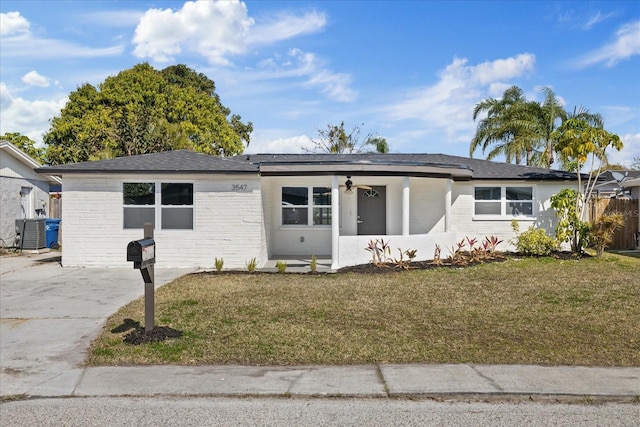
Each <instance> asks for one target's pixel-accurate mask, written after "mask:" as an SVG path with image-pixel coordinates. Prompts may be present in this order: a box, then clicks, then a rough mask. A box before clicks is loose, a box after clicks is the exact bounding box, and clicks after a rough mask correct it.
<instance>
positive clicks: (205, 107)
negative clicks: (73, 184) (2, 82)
mask: <svg viewBox="0 0 640 427" xmlns="http://www.w3.org/2000/svg"><path fill="white" fill-rule="evenodd" d="M252 131H253V125H252V124H251V122H248V123H246V124H245V123H243V122H242V119H241V117H240V116H239V115H235V114H233V115H232V114H231V112H230V110H229V109H228V108H227V107H225V106H224V105H222V103H221V102H220V97H219V96H218V95H217V94H216V92H215V83H214V82H213V81H212V80H210V79H209V78H208V77H207V76H205V75H204V74H202V73H197V72H196V71H194V70H192V69H190V68H188V67H186V66H185V65H174V66H170V67H167V68H165V69H164V70H161V71H158V70H155V69H154V68H153V67H152V66H150V65H149V64H147V63H143V64H138V65H135V66H134V67H132V68H130V69H127V70H124V71H122V72H120V73H119V74H118V75H116V76H112V77H108V78H107V79H105V81H104V82H103V83H101V84H100V85H98V87H97V88H96V87H94V86H92V85H90V84H84V85H82V86H80V87H79V88H78V89H77V90H75V91H73V92H72V93H71V94H70V95H69V101H68V102H67V104H66V105H65V106H64V108H63V109H62V111H61V113H60V115H59V116H57V117H54V118H53V119H52V121H51V128H50V129H49V131H48V132H47V133H46V134H45V135H44V142H45V144H46V145H47V158H48V161H49V163H50V164H62V163H71V162H80V161H85V160H97V159H103V158H110V157H120V156H128V155H135V154H145V153H153V152H158V151H167V150H176V149H189V150H193V151H197V152H201V153H207V154H213V155H221V156H230V155H234V154H239V153H242V151H243V150H244V147H245V144H246V145H248V144H249V141H250V135H251V132H252Z"/></svg>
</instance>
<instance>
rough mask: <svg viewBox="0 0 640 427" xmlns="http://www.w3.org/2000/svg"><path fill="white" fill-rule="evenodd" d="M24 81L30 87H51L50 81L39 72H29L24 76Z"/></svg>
mask: <svg viewBox="0 0 640 427" xmlns="http://www.w3.org/2000/svg"><path fill="white" fill-rule="evenodd" d="M22 81H23V82H25V83H26V84H28V85H30V86H39V87H49V79H48V78H46V77H44V76H42V75H40V74H39V73H38V72H37V71H35V70H33V71H29V72H28V73H27V74H25V75H24V76H22Z"/></svg>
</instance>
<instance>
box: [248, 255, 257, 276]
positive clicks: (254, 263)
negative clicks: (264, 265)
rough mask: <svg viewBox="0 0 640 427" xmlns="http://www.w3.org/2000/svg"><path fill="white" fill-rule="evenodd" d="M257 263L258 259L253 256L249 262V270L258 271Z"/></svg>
mask: <svg viewBox="0 0 640 427" xmlns="http://www.w3.org/2000/svg"><path fill="white" fill-rule="evenodd" d="M257 265H258V260H256V258H255V257H253V258H251V259H250V260H249V262H248V263H247V270H249V271H250V272H251V273H253V272H254V271H256V267H257Z"/></svg>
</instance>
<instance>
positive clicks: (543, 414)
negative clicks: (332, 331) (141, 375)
mask: <svg viewBox="0 0 640 427" xmlns="http://www.w3.org/2000/svg"><path fill="white" fill-rule="evenodd" d="M639 417H640V404H638V403H608V404H606V403H600V404H588V403H582V404H577V403H573V404H559V403H550V402H546V403H479V402H460V401H457V402H435V401H432V400H425V401H414V400H393V399H273V398H238V399H229V398H201V397H199V398H184V397H183V398H166V397H162V398H159V397H156V398H153V397H150V398H131V397H129V398H125V397H122V398H66V399H60V398H57V399H34V400H25V401H15V402H5V403H3V404H0V420H1V421H0V423H1V424H2V426H3V427H10V426H12V427H13V426H15V427H22V426H24V427H32V426H41V427H44V426H82V427H85V426H123V427H124V426H135V427H143V426H154V427H156V426H198V427H200V426H255V425H260V426H441V425H446V426H545V427H546V426H566V427H571V426H580V427H584V426H610V427H613V426H636V425H638V424H637V421H638V418H639Z"/></svg>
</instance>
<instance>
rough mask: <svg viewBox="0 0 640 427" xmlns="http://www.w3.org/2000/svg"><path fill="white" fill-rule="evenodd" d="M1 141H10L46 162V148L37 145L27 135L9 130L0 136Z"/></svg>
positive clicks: (31, 155)
mask: <svg viewBox="0 0 640 427" xmlns="http://www.w3.org/2000/svg"><path fill="white" fill-rule="evenodd" d="M0 141H9V142H10V143H12V144H13V145H15V146H16V147H17V148H19V149H20V150H22V151H23V152H24V153H25V154H27V155H29V157H31V158H32V159H34V160H36V161H38V162H40V163H43V164H44V163H46V159H45V158H44V148H41V147H36V142H35V141H34V140H33V139H31V138H29V137H28V136H26V135H22V134H21V133H18V132H7V133H5V134H4V135H1V136H0Z"/></svg>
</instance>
